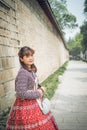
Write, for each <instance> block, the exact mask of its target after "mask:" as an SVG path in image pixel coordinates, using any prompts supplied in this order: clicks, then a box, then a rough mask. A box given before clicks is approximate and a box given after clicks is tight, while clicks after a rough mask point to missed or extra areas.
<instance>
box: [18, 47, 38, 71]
mask: <svg viewBox="0 0 87 130" xmlns="http://www.w3.org/2000/svg"><path fill="white" fill-rule="evenodd" d="M34 53H35V51H34V50H33V49H32V48H30V47H28V46H24V47H22V48H21V49H20V50H19V52H18V56H19V62H20V64H21V66H22V67H23V68H25V69H26V70H28V71H34V72H35V73H36V72H37V67H36V66H35V65H34V64H32V65H31V70H29V69H28V67H27V66H26V65H25V64H24V62H22V61H21V60H20V58H23V57H24V56H25V55H26V56H29V55H30V54H32V55H33V54H34Z"/></svg>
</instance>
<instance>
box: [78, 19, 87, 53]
mask: <svg viewBox="0 0 87 130" xmlns="http://www.w3.org/2000/svg"><path fill="white" fill-rule="evenodd" d="M80 29H81V34H82V35H83V40H82V45H83V50H84V51H86V50H87V21H84V23H83V25H82V26H81V27H80Z"/></svg>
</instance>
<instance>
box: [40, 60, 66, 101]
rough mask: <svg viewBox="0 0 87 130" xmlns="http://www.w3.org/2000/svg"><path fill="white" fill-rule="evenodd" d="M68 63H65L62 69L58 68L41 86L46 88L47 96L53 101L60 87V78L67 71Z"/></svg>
mask: <svg viewBox="0 0 87 130" xmlns="http://www.w3.org/2000/svg"><path fill="white" fill-rule="evenodd" d="M67 64H68V61H67V62H65V63H64V64H63V65H62V66H61V67H60V68H58V69H57V70H56V71H55V72H54V73H53V74H51V75H50V76H49V77H48V78H47V79H46V80H44V81H43V82H42V83H41V85H42V86H45V87H46V93H45V96H46V97H47V98H48V99H51V98H52V97H53V95H54V93H55V91H56V89H57V87H58V84H59V80H58V76H59V75H62V74H63V73H64V71H65V70H66V67H67Z"/></svg>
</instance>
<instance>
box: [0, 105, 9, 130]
mask: <svg viewBox="0 0 87 130" xmlns="http://www.w3.org/2000/svg"><path fill="white" fill-rule="evenodd" d="M10 109H11V107H8V109H7V110H6V111H3V112H2V114H1V115H0V130H5V127H6V121H7V118H8V113H9V112H10Z"/></svg>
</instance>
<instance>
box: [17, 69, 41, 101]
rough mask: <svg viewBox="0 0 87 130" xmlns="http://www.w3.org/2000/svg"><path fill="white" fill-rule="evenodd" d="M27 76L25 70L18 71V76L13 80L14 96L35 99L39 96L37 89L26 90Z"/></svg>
mask: <svg viewBox="0 0 87 130" xmlns="http://www.w3.org/2000/svg"><path fill="white" fill-rule="evenodd" d="M28 80H29V77H28V75H27V74H26V72H25V71H21V72H19V73H18V76H17V78H16V80H15V91H16V96H17V97H19V98H23V99H36V98H39V97H40V96H41V95H40V93H39V92H38V91H37V90H30V91H28V89H27V85H28V82H29V81H28Z"/></svg>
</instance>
